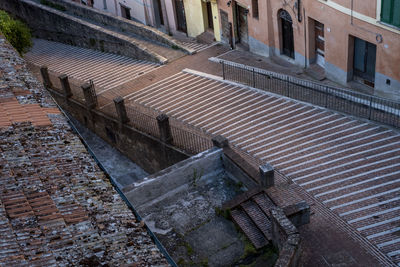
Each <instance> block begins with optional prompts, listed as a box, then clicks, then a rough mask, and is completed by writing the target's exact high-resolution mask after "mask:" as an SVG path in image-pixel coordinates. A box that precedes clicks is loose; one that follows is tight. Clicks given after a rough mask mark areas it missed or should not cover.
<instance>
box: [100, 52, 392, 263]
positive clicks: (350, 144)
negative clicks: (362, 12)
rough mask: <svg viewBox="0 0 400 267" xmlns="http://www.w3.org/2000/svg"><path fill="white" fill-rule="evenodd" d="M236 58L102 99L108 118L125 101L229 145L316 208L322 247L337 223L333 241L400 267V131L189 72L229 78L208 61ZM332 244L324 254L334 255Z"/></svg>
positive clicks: (199, 60)
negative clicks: (289, 183) (289, 182)
mask: <svg viewBox="0 0 400 267" xmlns="http://www.w3.org/2000/svg"><path fill="white" fill-rule="evenodd" d="M227 51H229V50H228V49H227V48H225V47H221V46H213V47H211V48H208V49H206V50H204V51H202V52H201V53H198V54H196V55H193V56H187V57H183V58H180V59H178V60H176V61H174V62H172V63H170V64H168V65H167V66H163V67H160V68H158V69H157V70H156V71H153V72H151V73H148V74H145V75H142V76H140V77H138V78H137V79H135V80H132V81H129V82H127V83H125V84H123V85H120V86H118V87H115V88H114V89H112V90H109V91H107V92H105V93H104V94H101V99H102V101H103V102H101V101H100V106H101V107H102V109H103V111H107V107H108V106H112V105H113V103H112V101H111V100H112V99H113V98H114V97H116V96H124V97H125V99H126V101H127V102H128V103H129V101H136V102H139V103H141V104H144V105H146V106H149V107H151V108H154V109H157V110H158V111H160V112H166V113H167V114H169V115H171V116H173V117H176V118H178V119H180V120H183V121H185V122H187V123H190V124H193V125H195V126H198V127H201V128H203V129H205V130H207V131H208V132H209V133H210V134H213V135H214V134H222V135H224V136H226V137H227V138H228V139H229V141H230V142H232V143H233V144H235V145H237V146H239V147H240V148H242V149H244V150H247V151H249V152H250V153H251V154H252V155H255V156H257V157H259V158H261V159H263V160H265V161H268V162H270V163H272V164H273V165H274V166H275V168H276V169H278V170H279V171H280V172H282V173H283V174H285V175H286V176H288V177H290V178H291V179H293V181H294V182H295V183H296V184H297V185H299V186H300V187H301V188H302V190H303V191H304V194H305V195H306V196H307V195H308V196H309V198H312V201H315V203H317V204H315V205H314V207H318V208H315V209H314V215H313V218H314V219H313V220H314V222H315V223H314V224H313V225H311V226H310V228H309V231H308V233H309V234H310V235H311V236H312V238H311V239H312V240H315V241H317V240H318V235H319V234H318V233H319V232H320V231H322V230H321V229H320V225H327V220H332V226H331V228H332V229H333V228H334V229H335V230H334V231H333V230H332V231H327V232H326V234H327V235H328V233H336V234H335V238H333V237H332V240H336V241H337V242H342V243H343V244H344V243H346V242H350V241H348V240H345V239H346V238H347V237H346V236H347V234H349V235H350V236H352V237H353V238H354V239H356V240H358V241H359V242H360V243H361V244H362V246H363V247H365V248H366V249H367V251H369V253H371V254H373V255H375V256H376V257H377V258H380V259H381V262H382V264H383V265H388V263H389V262H390V260H388V259H389V258H390V259H391V260H392V261H393V262H396V263H397V264H398V263H399V262H400V245H399V244H400V242H399V239H398V233H399V231H400V229H399V227H398V225H399V220H400V218H399V216H398V214H399V213H398V206H399V199H398V198H399V193H400V190H399V185H400V180H399V177H400V176H399V173H400V165H399V162H400V161H399V159H400V134H399V132H398V131H395V130H391V129H388V128H385V127H383V126H380V125H376V124H373V123H371V122H367V121H363V120H360V119H357V118H354V117H350V116H345V115H342V114H340V113H335V112H332V111H329V110H326V109H323V108H319V107H315V106H312V105H309V104H304V103H301V102H298V101H294V100H291V99H287V98H284V97H280V96H276V95H272V94H268V93H265V92H261V91H258V90H254V89H251V88H248V87H244V86H240V85H237V84H234V83H230V82H226V81H221V79H220V78H218V77H215V76H212V75H208V77H205V76H204V74H199V73H196V72H194V71H189V73H188V72H185V71H184V72H181V70H183V69H185V68H190V69H195V70H197V71H201V72H205V73H208V74H214V75H219V76H221V68H220V66H218V65H217V64H215V63H210V62H208V60H207V59H208V58H209V57H212V56H216V55H220V54H223V53H225V52H227ZM319 222H323V223H322V224H320V223H319ZM328 224H329V223H328ZM342 230H343V231H344V232H346V233H347V234H344V235H343V232H341V231H342ZM339 232H340V233H341V234H337V233H339ZM319 242H321V240H319ZM337 242H333V243H337ZM309 244H310V246H312V242H311V243H309ZM349 244H350V245H349ZM349 244H347V245H346V246H345V247H347V248H348V250H349V251H350V250H351V248H353V251H351V253H350V254H351V255H352V256H354V257H355V255H360V254H358V252H357V251H358V245H355V244H354V243H351V242H350V243H349ZM372 244H373V245H372ZM329 245H332V242H329V241H327V242H326V243H325V244H324V246H321V247H326V249H327V250H329V249H332V248H329ZM311 256H312V255H311ZM339 256H340V255H339ZM360 257H361V256H360ZM355 258H356V257H355ZM326 262H330V261H326V259H325V264H326ZM320 263H321V264H322V262H320ZM389 264H390V263H389Z"/></svg>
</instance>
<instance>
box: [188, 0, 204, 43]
mask: <svg viewBox="0 0 400 267" xmlns="http://www.w3.org/2000/svg"><path fill="white" fill-rule="evenodd" d="M183 4H184V6H185V15H186V25H187V34H188V36H190V37H196V36H197V35H199V34H201V33H203V32H204V31H205V30H206V28H205V25H204V19H205V18H204V16H203V6H202V1H201V0H184V1H183Z"/></svg>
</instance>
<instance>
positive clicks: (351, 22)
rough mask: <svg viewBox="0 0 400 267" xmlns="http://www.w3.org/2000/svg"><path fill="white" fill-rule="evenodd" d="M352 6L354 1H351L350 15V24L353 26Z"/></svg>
mask: <svg viewBox="0 0 400 267" xmlns="http://www.w3.org/2000/svg"><path fill="white" fill-rule="evenodd" d="M353 4H354V0H351V15H350V24H351V25H353V7H354V6H353Z"/></svg>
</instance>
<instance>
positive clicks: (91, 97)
mask: <svg viewBox="0 0 400 267" xmlns="http://www.w3.org/2000/svg"><path fill="white" fill-rule="evenodd" d="M81 88H82V90H83V95H84V97H85V102H86V107H87V108H88V109H89V110H90V109H94V108H95V107H96V106H97V96H96V94H95V92H94V88H93V85H92V84H90V83H85V84H83V85H82V86H81Z"/></svg>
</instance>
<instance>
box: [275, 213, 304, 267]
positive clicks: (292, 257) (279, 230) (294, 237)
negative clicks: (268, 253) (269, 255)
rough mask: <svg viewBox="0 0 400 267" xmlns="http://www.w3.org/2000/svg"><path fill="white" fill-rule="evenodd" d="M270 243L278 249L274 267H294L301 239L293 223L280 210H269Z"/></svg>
mask: <svg viewBox="0 0 400 267" xmlns="http://www.w3.org/2000/svg"><path fill="white" fill-rule="evenodd" d="M271 225H272V242H273V244H274V246H275V247H277V248H278V249H279V258H278V260H277V261H276V263H275V267H286V266H287V267H292V266H293V267H294V266H297V265H298V261H299V259H300V256H301V246H300V243H301V238H300V234H299V232H298V230H297V228H296V226H294V225H293V223H292V222H291V221H290V220H289V219H288V218H287V217H286V215H285V213H284V211H283V210H282V209H281V208H278V207H277V208H274V209H272V210H271Z"/></svg>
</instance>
